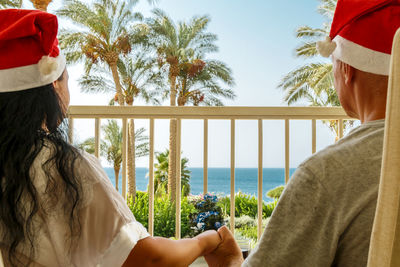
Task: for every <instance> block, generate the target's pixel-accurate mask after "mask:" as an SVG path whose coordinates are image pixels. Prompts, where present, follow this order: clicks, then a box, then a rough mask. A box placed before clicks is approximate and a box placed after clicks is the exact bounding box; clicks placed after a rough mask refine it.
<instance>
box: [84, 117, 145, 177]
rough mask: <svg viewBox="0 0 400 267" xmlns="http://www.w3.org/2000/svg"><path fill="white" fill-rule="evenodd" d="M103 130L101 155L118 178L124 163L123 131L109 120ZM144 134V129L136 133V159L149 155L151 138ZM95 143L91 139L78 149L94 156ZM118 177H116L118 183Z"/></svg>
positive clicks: (114, 122)
mask: <svg viewBox="0 0 400 267" xmlns="http://www.w3.org/2000/svg"><path fill="white" fill-rule="evenodd" d="M101 128H102V130H103V132H104V138H103V139H102V140H101V142H100V155H101V156H103V157H105V158H106V159H107V161H108V162H109V163H111V164H113V167H114V171H115V175H116V176H117V177H118V173H119V170H120V168H121V162H122V130H121V128H120V127H119V125H118V123H117V121H116V120H108V123H107V124H105V125H103V126H102V127H101ZM144 132H145V129H144V128H140V129H138V130H136V132H135V147H136V149H135V153H136V157H143V156H147V155H148V154H149V142H148V139H149V138H148V137H147V136H145V135H144ZM94 143H95V140H94V138H93V137H91V138H88V139H86V140H85V141H83V142H82V143H80V144H77V147H79V148H80V149H82V150H85V151H86V152H88V153H90V154H94V151H95V148H94V146H95V144H94ZM117 177H115V180H116V181H117Z"/></svg>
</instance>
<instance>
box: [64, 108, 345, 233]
mask: <svg viewBox="0 0 400 267" xmlns="http://www.w3.org/2000/svg"><path fill="white" fill-rule="evenodd" d="M68 115H69V119H70V124H69V125H70V132H69V136H70V140H71V142H72V137H73V130H72V129H73V121H74V119H77V118H79V119H94V120H95V133H94V134H95V155H96V156H97V157H99V151H100V120H101V119H110V118H114V119H122V133H123V134H122V139H123V149H122V154H123V161H122V195H123V196H124V197H126V174H127V171H126V158H127V144H128V142H127V136H128V135H127V129H128V127H127V120H128V119H131V118H133V119H148V120H149V129H150V131H149V132H150V133H149V145H150V160H149V187H148V188H149V224H148V228H149V229H148V231H149V233H150V234H153V233H154V170H153V168H154V120H155V119H177V132H176V133H175V134H176V140H177V149H176V152H177V154H176V159H177V164H176V166H177V177H178V179H177V185H176V186H177V190H176V191H177V198H176V199H181V190H180V188H181V184H180V183H181V181H180V177H181V175H180V166H181V164H180V161H181V158H180V156H181V154H180V151H181V120H187V119H191V120H192V119H194V120H202V121H203V123H204V127H203V129H204V135H203V136H204V142H203V144H204V148H203V155H204V159H203V170H204V171H203V175H204V178H203V179H204V183H203V184H204V186H203V187H204V188H203V191H204V194H206V193H207V192H208V186H207V185H208V172H207V169H208V120H230V122H231V126H230V135H231V139H230V140H231V146H230V147H231V149H230V168H231V175H230V176H231V180H230V192H231V194H230V198H231V201H230V203H231V207H230V226H231V229H232V231H234V228H235V227H234V225H235V224H234V220H235V201H234V198H235V121H236V120H244V119H245V120H255V121H258V190H257V196H258V217H257V222H258V224H257V225H258V238H260V236H261V233H262V230H263V229H262V203H263V193H262V186H263V121H264V120H283V121H284V122H285V182H286V183H287V182H288V181H289V155H290V146H289V145H290V144H289V133H290V132H289V131H290V129H289V125H290V124H289V122H290V121H291V120H311V122H312V123H311V125H312V129H311V131H312V136H311V139H312V153H315V151H316V121H317V120H337V121H338V122H339V138H341V137H342V136H343V121H344V120H349V119H350V118H349V117H348V116H347V115H346V113H345V112H344V111H343V109H341V108H325V107H165V106H162V107H161V106H157V107H153V106H146V107H127V106H124V107H117V106H71V107H70V108H69V113H68ZM176 210H177V213H176V228H175V229H176V234H175V235H176V238H180V237H181V232H180V231H181V207H180V201H176Z"/></svg>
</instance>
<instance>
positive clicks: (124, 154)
mask: <svg viewBox="0 0 400 267" xmlns="http://www.w3.org/2000/svg"><path fill="white" fill-rule="evenodd" d="M127 155H128V123H127V119H126V118H123V119H122V197H123V198H124V199H126V165H127V162H126V161H127V159H128V157H127Z"/></svg>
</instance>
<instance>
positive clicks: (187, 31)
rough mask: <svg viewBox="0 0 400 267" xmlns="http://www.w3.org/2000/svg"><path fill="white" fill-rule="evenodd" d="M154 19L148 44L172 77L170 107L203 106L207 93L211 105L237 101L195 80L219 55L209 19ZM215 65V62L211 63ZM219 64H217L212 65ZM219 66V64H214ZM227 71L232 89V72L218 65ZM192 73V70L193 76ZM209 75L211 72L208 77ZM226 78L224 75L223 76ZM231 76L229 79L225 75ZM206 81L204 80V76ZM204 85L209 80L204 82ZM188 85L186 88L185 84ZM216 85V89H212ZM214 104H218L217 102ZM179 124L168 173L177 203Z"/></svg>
mask: <svg viewBox="0 0 400 267" xmlns="http://www.w3.org/2000/svg"><path fill="white" fill-rule="evenodd" d="M153 15H154V17H153V18H150V19H149V20H148V22H147V24H148V27H149V33H148V42H149V45H150V46H151V47H154V48H155V50H156V52H157V56H158V63H159V67H160V69H161V71H163V72H164V73H165V74H166V76H167V77H168V83H169V90H168V92H167V94H166V95H167V96H169V98H170V105H171V106H176V105H177V100H178V101H179V102H178V104H179V105H181V104H186V103H188V102H192V103H193V104H195V105H196V104H199V103H200V102H203V101H204V99H205V96H203V94H204V95H206V92H207V90H208V93H207V96H208V95H210V96H211V95H213V97H210V100H209V101H208V102H209V103H213V102H216V101H215V99H216V98H215V97H214V96H216V95H217V96H221V95H222V96H227V97H233V93H232V92H231V91H229V89H228V90H222V88H216V87H215V83H212V82H210V83H209V84H208V85H210V86H211V88H206V86H205V85H207V84H206V83H204V84H202V85H203V86H201V83H200V82H197V81H196V80H195V79H194V78H195V76H198V77H197V78H198V79H199V74H200V73H201V70H203V68H204V70H205V71H204V73H203V74H204V75H205V74H206V73H207V70H209V71H211V69H212V66H211V65H210V66H208V67H207V68H205V66H206V65H207V62H206V61H205V60H204V58H205V56H206V55H207V54H208V53H211V52H216V51H218V47H217V46H216V45H215V41H216V40H217V36H216V35H215V34H212V33H208V32H206V29H207V26H208V24H209V22H210V19H209V17H208V16H202V17H194V18H192V19H191V21H190V22H189V23H184V22H180V23H178V25H176V24H175V23H174V22H173V20H172V19H171V18H170V17H168V16H167V15H166V14H165V13H164V12H163V11H161V10H159V9H155V10H154V11H153ZM210 62H211V61H210ZM212 62H213V63H217V61H212ZM214 65H216V64H214ZM217 65H219V66H220V67H221V68H220V70H224V71H225V72H224V75H221V77H218V78H220V79H221V78H222V79H221V80H222V81H223V82H225V83H227V84H228V85H232V84H233V80H232V79H231V78H229V77H228V76H230V70H229V69H228V68H227V67H226V66H225V65H224V64H217ZM189 70H192V72H190V71H189ZM185 72H186V75H188V74H189V73H193V74H195V75H193V77H190V78H191V79H190V81H189V79H185V75H184V73H185ZM208 74H209V75H210V74H211V72H209V73H208ZM220 74H222V72H221V73H220ZM225 74H228V75H225ZM217 76H218V75H214V73H213V75H212V76H211V77H210V76H209V77H210V78H211V79H208V81H214V82H216V80H217V79H216V77H217ZM203 77H204V76H203ZM203 80H204V81H205V80H207V79H203ZM185 83H186V84H185ZM212 85H214V87H212ZM213 100H214V101H213ZM176 127H177V122H176V120H174V119H171V120H170V140H169V151H170V152H171V153H169V163H170V164H169V170H168V177H169V180H168V192H170V193H171V199H172V200H174V199H175V196H176V178H177V177H176V151H175V150H176V136H175V133H176V129H177V128H176Z"/></svg>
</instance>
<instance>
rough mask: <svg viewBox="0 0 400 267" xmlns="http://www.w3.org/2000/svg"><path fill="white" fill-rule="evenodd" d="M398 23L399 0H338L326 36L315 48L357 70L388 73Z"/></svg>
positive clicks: (399, 15)
mask: <svg viewBox="0 0 400 267" xmlns="http://www.w3.org/2000/svg"><path fill="white" fill-rule="evenodd" d="M399 27H400V0H368V1H361V0H338V2H337V6H336V10H335V15H334V17H333V21H332V26H331V31H330V34H329V37H328V38H326V40H324V41H320V42H318V43H317V50H318V52H319V53H320V54H321V55H322V56H324V57H329V56H330V55H333V56H334V57H335V58H336V59H339V60H341V61H343V62H345V63H347V64H349V65H351V66H353V67H355V68H357V69H359V70H362V71H365V72H370V73H375V74H381V75H388V74H389V65H390V54H391V48H392V43H393V37H394V35H395V33H396V30H397V29H398V28H399Z"/></svg>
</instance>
